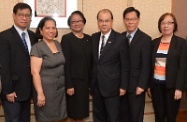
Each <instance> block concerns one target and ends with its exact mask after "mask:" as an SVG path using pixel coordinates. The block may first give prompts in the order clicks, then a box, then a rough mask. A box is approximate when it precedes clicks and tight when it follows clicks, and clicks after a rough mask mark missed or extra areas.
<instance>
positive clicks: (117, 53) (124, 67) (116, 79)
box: [91, 30, 129, 97]
mask: <svg viewBox="0 0 187 122" xmlns="http://www.w3.org/2000/svg"><path fill="white" fill-rule="evenodd" d="M100 35H101V32H98V33H95V34H93V35H92V49H93V58H94V59H93V60H94V62H93V65H94V66H93V70H92V80H91V91H93V89H94V87H95V85H96V82H98V86H99V88H100V92H101V94H102V95H103V96H104V97H110V96H116V95H119V89H120V88H123V89H125V90H126V89H127V86H128V76H129V74H128V73H129V54H128V53H129V52H128V43H127V42H126V41H125V38H124V37H123V36H122V35H121V34H119V33H118V32H116V31H114V30H112V31H111V34H110V36H109V39H108V40H107V43H106V45H105V47H104V49H103V52H102V55H101V57H100V58H99V59H98V47H99V40H100Z"/></svg>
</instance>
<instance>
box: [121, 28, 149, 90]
mask: <svg viewBox="0 0 187 122" xmlns="http://www.w3.org/2000/svg"><path fill="white" fill-rule="evenodd" d="M122 35H123V36H125V37H126V32H123V33H122ZM151 47H152V46H151V37H150V36H148V35H147V34H145V33H144V32H142V31H141V30H139V29H138V30H137V31H136V33H135V35H134V37H133V39H132V41H131V44H130V45H129V51H130V81H129V86H128V92H131V93H133V92H135V91H136V87H140V88H143V89H147V86H148V82H149V80H150V76H151V50H152V48H151Z"/></svg>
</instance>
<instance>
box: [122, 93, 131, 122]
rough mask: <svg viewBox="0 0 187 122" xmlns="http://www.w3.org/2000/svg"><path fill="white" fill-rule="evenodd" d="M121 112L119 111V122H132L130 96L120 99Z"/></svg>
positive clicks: (126, 95)
mask: <svg viewBox="0 0 187 122" xmlns="http://www.w3.org/2000/svg"><path fill="white" fill-rule="evenodd" d="M119 109H120V111H119V121H120V122H130V107H129V99H128V94H127V93H126V94H125V95H123V96H121V97H120V108H119Z"/></svg>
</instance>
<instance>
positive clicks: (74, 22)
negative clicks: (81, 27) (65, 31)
mask: <svg viewBox="0 0 187 122" xmlns="http://www.w3.org/2000/svg"><path fill="white" fill-rule="evenodd" d="M81 22H83V20H77V21H71V24H76V23H81Z"/></svg>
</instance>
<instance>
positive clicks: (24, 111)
mask: <svg viewBox="0 0 187 122" xmlns="http://www.w3.org/2000/svg"><path fill="white" fill-rule="evenodd" d="M2 106H3V109H4V114H5V121H6V122H30V100H27V101H24V102H17V101H16V102H14V103H11V102H8V101H7V100H4V99H2Z"/></svg>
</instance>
